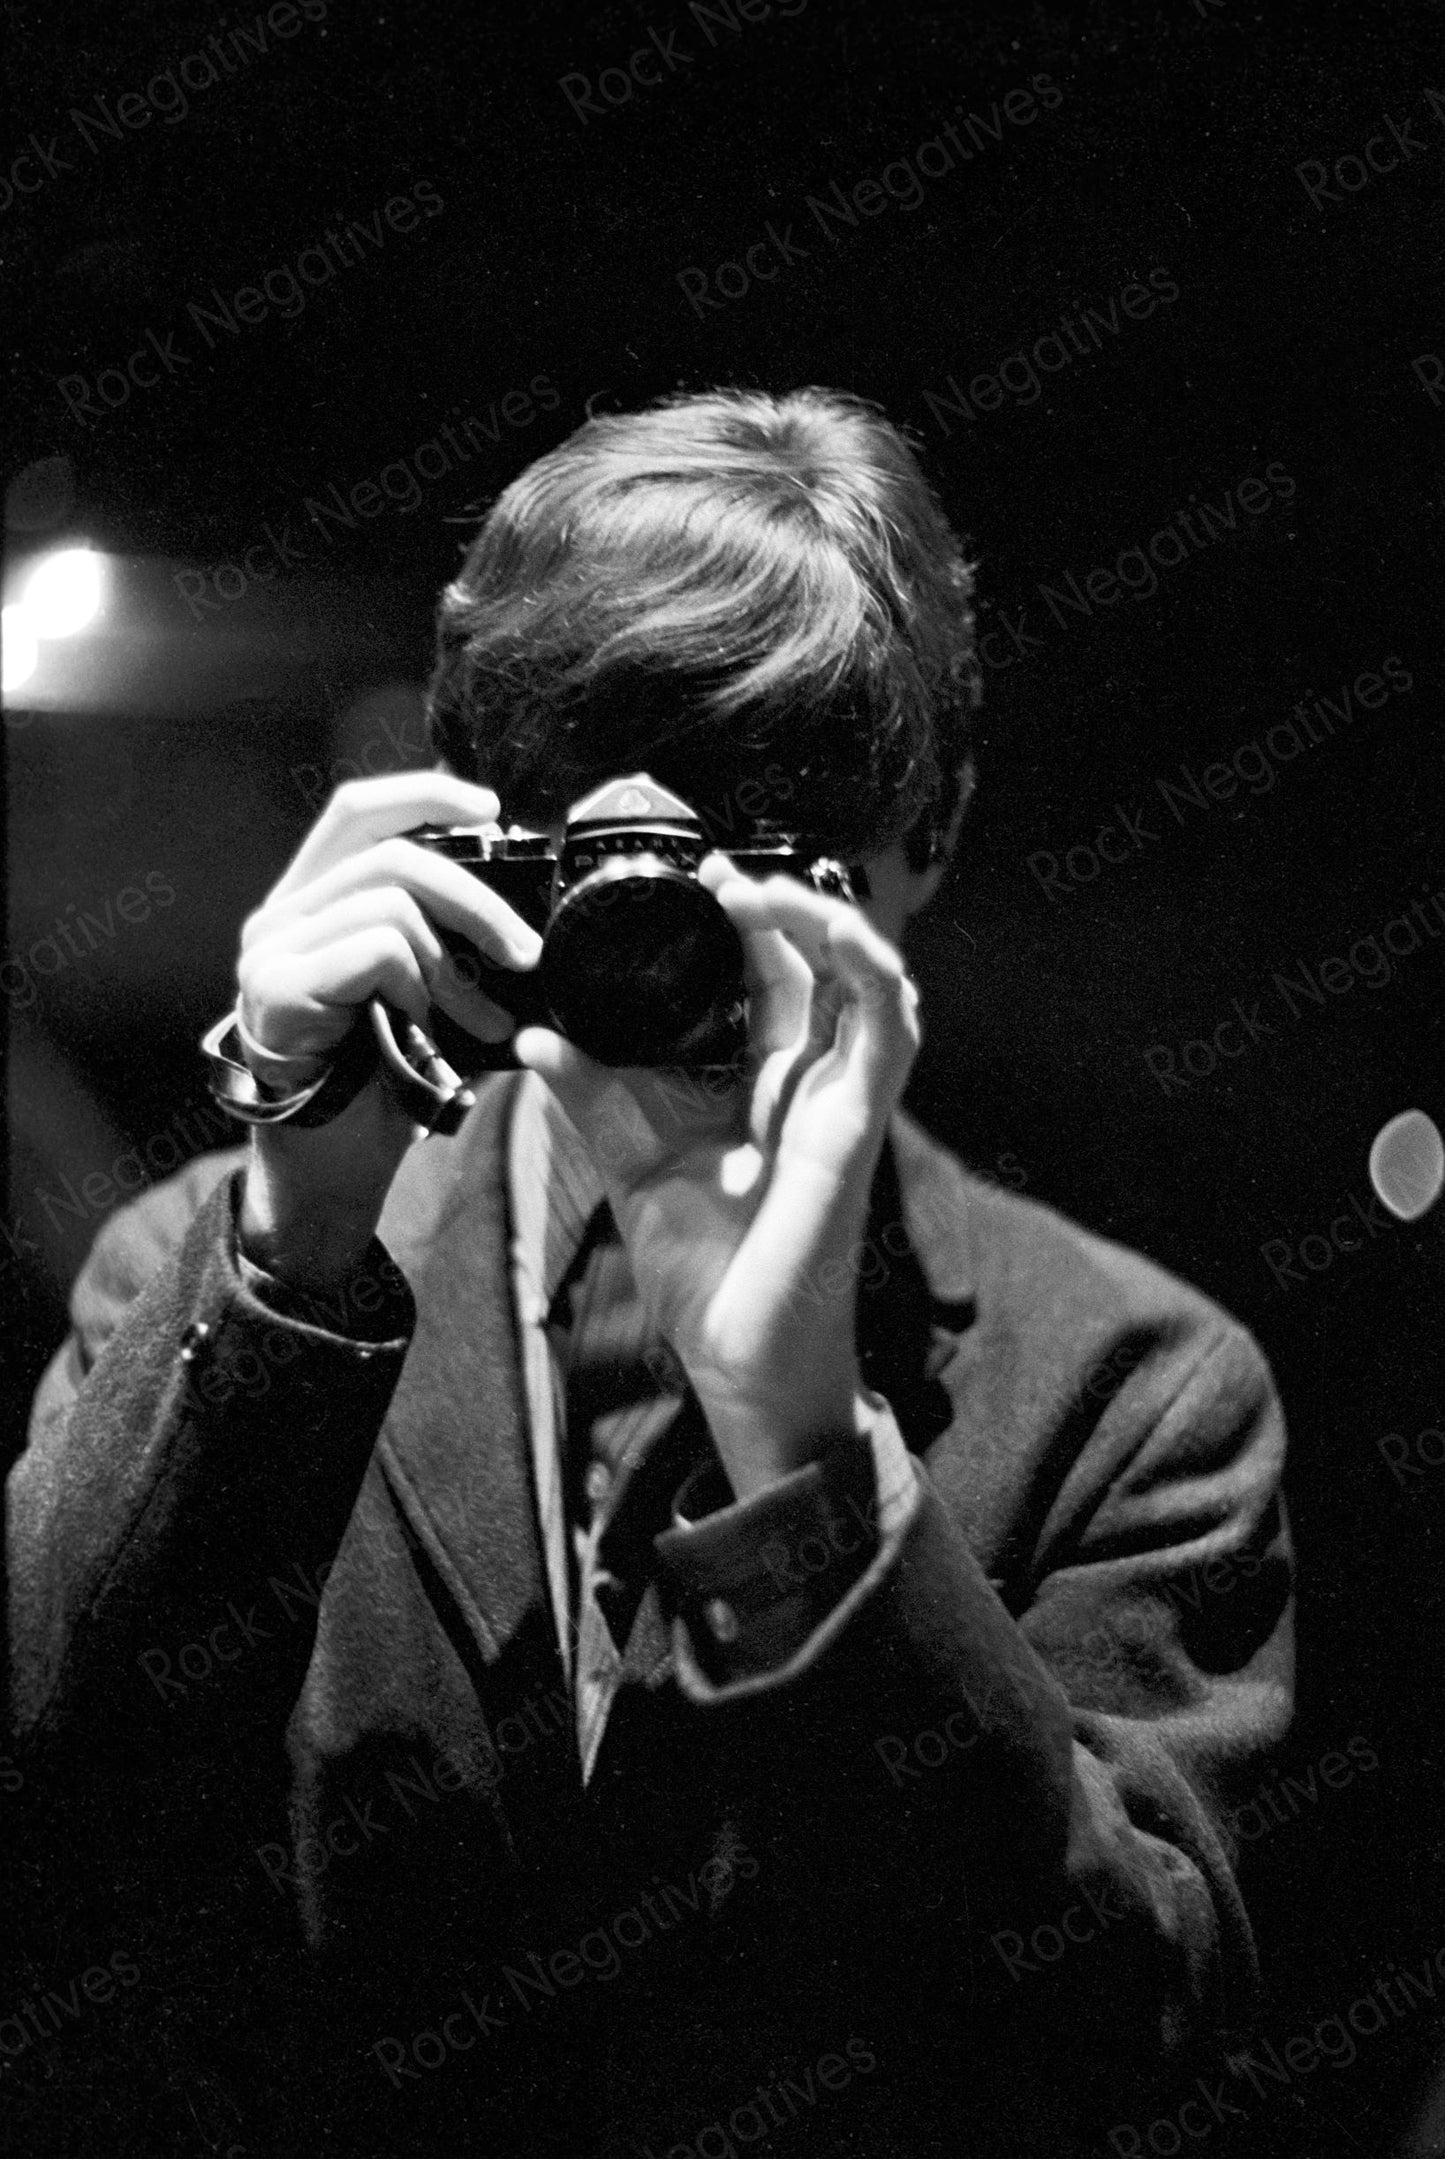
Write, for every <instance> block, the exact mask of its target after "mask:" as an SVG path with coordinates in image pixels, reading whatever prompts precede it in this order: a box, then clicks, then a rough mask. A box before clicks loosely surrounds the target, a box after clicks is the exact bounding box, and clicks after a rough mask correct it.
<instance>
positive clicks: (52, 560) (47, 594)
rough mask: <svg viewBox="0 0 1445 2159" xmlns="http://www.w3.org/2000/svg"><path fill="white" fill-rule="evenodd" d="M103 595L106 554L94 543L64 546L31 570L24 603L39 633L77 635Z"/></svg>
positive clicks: (92, 618) (86, 624)
mask: <svg viewBox="0 0 1445 2159" xmlns="http://www.w3.org/2000/svg"><path fill="white" fill-rule="evenodd" d="M104 598H105V557H104V556H103V555H101V554H98V553H97V552H96V550H95V549H94V548H93V547H62V548H60V549H59V550H58V551H57V552H56V553H55V554H53V555H47V556H46V557H45V559H44V560H43V561H42V562H41V563H39V564H38V565H37V567H36V568H35V569H34V570H32V571H31V573H30V577H29V579H28V581H27V583H26V586H25V590H24V593H23V595H22V597H21V605H22V607H23V608H24V610H25V612H26V614H27V615H28V616H29V618H30V626H31V628H32V629H33V630H34V632H35V635H36V636H37V637H74V636H75V635H76V634H77V632H79V631H80V630H83V629H85V628H86V627H87V626H88V625H89V624H90V623H92V622H93V621H94V620H95V618H96V616H97V615H98V614H99V613H100V609H101V603H102V601H103V600H104Z"/></svg>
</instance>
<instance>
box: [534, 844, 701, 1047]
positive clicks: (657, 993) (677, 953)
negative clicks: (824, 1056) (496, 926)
mask: <svg viewBox="0 0 1445 2159" xmlns="http://www.w3.org/2000/svg"><path fill="white" fill-rule="evenodd" d="M539 972H540V974H541V978H542V979H541V989H542V994H543V997H544V999H545V1001H546V1003H547V1004H548V1006H549V1007H550V1009H551V1013H552V1017H553V1021H554V1023H555V1025H556V1026H557V1028H558V1029H559V1030H560V1032H561V1033H563V1034H564V1035H566V1036H567V1038H568V1040H569V1041H571V1042H575V1043H576V1045H577V1047H578V1048H579V1049H580V1050H584V1051H585V1052H586V1054H587V1055H588V1056H589V1057H595V1058H596V1059H597V1061H598V1063H599V1064H606V1065H668V1064H679V1063H688V1062H694V1061H701V1057H703V1056H705V1057H706V1059H707V1061H713V1054H714V1052H713V1050H712V1048H711V1047H709V1048H707V1049H703V1048H702V1045H704V1044H709V1045H711V1044H713V1043H721V1042H722V1041H723V1040H724V1038H725V1036H726V1035H727V1030H728V1022H729V1021H730V1019H731V1017H732V1015H733V1013H734V1010H735V1008H736V1007H737V1006H738V1005H739V1004H740V1002H741V1000H742V997H743V950H742V943H741V940H740V939H739V937H738V933H737V931H736V930H735V929H734V928H733V925H732V923H731V922H730V921H729V920H728V917H727V916H726V914H724V912H723V910H722V908H721V907H719V905H718V903H717V901H716V900H715V899H714V898H713V896H712V894H711V893H710V892H709V891H708V890H707V888H706V886H704V885H700V884H698V883H697V881H696V879H695V878H693V877H691V876H689V875H687V874H686V873H685V872H683V871H681V870H678V869H676V868H674V867H673V865H672V864H671V863H668V862H664V861H663V860H662V859H661V858H660V857H658V856H656V855H652V854H635V855H626V856H614V857H612V858H611V859H610V860H608V861H607V862H604V863H603V864H601V865H600V866H599V868H597V869H596V870H594V871H592V873H591V874H590V875H589V876H587V877H585V878H583V879H582V881H581V882H580V883H579V884H577V885H575V886H574V887H573V888H572V890H571V891H570V892H568V893H567V894H566V895H565V896H564V898H563V899H562V901H561V902H560V904H559V906H558V908H557V912H556V913H555V915H554V916H553V918H552V921H551V923H550V925H549V927H548V930H547V935H546V939H545V941H544V944H543V949H542V959H541V965H540V970H539ZM725 1054H726V1053H725V1052H721V1051H719V1052H718V1055H719V1057H722V1056H724V1055H725Z"/></svg>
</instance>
